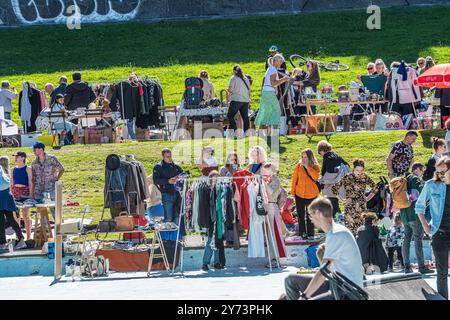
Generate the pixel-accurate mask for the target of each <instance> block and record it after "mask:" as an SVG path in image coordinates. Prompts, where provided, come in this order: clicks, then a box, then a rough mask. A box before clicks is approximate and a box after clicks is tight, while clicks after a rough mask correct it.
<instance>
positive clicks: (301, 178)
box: [291, 149, 320, 239]
mask: <svg viewBox="0 0 450 320" xmlns="http://www.w3.org/2000/svg"><path fill="white" fill-rule="evenodd" d="M319 177H320V167H319V163H318V162H317V160H316V158H315V157H314V153H313V152H312V150H311V149H305V150H303V151H302V158H301V160H300V161H299V162H298V163H297V165H296V166H295V169H294V174H293V175H292V186H291V194H292V195H293V196H295V204H296V207H297V216H298V235H299V236H301V237H303V239H307V238H314V225H313V223H312V222H311V220H310V219H309V215H308V214H307V208H308V206H309V205H310V204H311V202H312V201H313V200H314V199H316V198H317V197H318V196H319V195H320V190H319V187H318V185H317V181H318V180H319Z"/></svg>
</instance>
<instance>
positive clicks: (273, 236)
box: [261, 163, 286, 268]
mask: <svg viewBox="0 0 450 320" xmlns="http://www.w3.org/2000/svg"><path fill="white" fill-rule="evenodd" d="M261 175H262V177H263V179H262V181H263V185H264V190H265V192H264V193H265V197H264V198H265V200H266V201H265V207H266V211H267V217H268V221H269V225H268V226H267V228H268V240H269V243H268V245H267V246H268V247H269V253H270V257H271V265H272V268H274V267H277V260H278V259H279V258H284V257H286V247H285V244H284V238H283V236H282V235H283V231H282V223H283V220H282V219H281V213H280V208H279V207H278V201H277V200H278V196H279V195H280V192H281V183H280V179H279V178H278V177H277V169H276V167H275V166H274V165H273V164H271V163H266V164H264V165H263V168H262V169H261ZM267 267H269V268H270V265H267Z"/></svg>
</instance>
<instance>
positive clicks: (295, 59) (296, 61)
mask: <svg viewBox="0 0 450 320" xmlns="http://www.w3.org/2000/svg"><path fill="white" fill-rule="evenodd" d="M307 61H308V59H306V58H305V57H302V56H301V55H298V54H293V55H291V56H290V57H289V62H290V63H291V65H292V67H294V68H299V67H301V66H304V65H305V64H306V62H307Z"/></svg>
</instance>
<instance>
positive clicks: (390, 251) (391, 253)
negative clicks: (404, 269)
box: [388, 247, 405, 269]
mask: <svg viewBox="0 0 450 320" xmlns="http://www.w3.org/2000/svg"><path fill="white" fill-rule="evenodd" d="M395 252H397V258H398V259H399V260H400V262H401V264H402V265H403V266H404V265H405V264H404V262H403V257H402V248H401V247H392V248H388V258H389V269H392V268H393V266H394V253H395Z"/></svg>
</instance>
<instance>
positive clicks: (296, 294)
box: [284, 197, 363, 300]
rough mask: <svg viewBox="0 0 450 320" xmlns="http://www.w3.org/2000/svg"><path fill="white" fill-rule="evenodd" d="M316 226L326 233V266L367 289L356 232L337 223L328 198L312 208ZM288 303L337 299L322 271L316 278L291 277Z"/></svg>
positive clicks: (288, 281) (316, 201) (317, 201)
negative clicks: (364, 283) (290, 301)
mask: <svg viewBox="0 0 450 320" xmlns="http://www.w3.org/2000/svg"><path fill="white" fill-rule="evenodd" d="M308 212H309V215H310V217H311V220H312V221H313V223H314V225H315V226H316V227H317V228H319V229H321V230H323V231H325V232H326V240H325V252H324V254H323V263H322V267H323V266H327V267H328V269H330V271H332V272H339V273H341V274H343V275H344V276H345V277H347V278H348V279H350V280H351V281H352V282H353V283H355V284H356V285H357V286H359V287H360V288H362V287H363V268H362V267H361V266H362V260H361V254H360V252H359V249H358V245H357V243H356V240H355V238H354V237H353V235H352V233H351V232H350V231H349V230H348V229H347V228H346V227H344V226H342V225H340V224H336V223H335V222H334V219H333V217H334V215H333V205H332V204H331V202H330V200H328V199H327V198H323V197H320V198H317V199H315V200H314V201H313V202H312V203H311V205H310V206H309V207H308ZM284 284H285V289H286V298H287V300H333V295H332V294H331V292H330V284H329V282H328V280H326V279H325V277H324V276H323V275H322V273H321V271H320V270H318V271H317V272H316V273H315V275H314V276H311V275H299V274H291V275H289V276H288V277H287V278H286V279H285V282H284Z"/></svg>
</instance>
